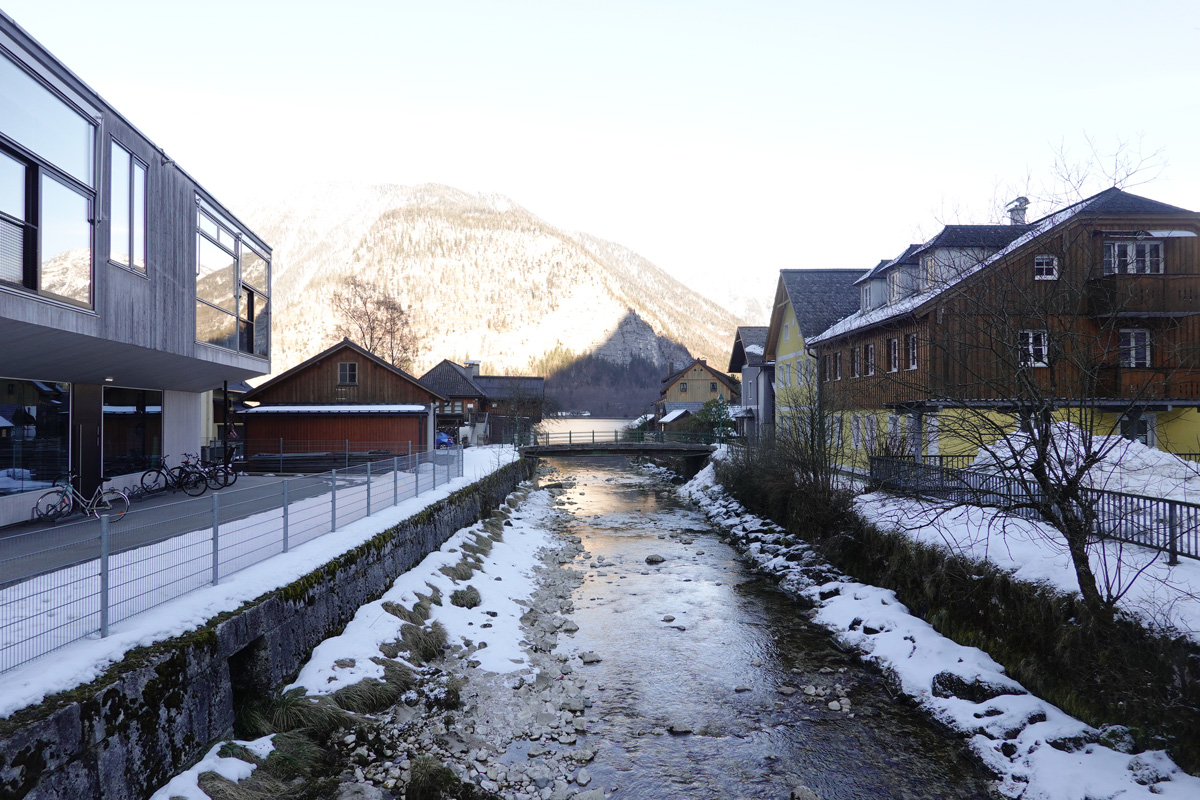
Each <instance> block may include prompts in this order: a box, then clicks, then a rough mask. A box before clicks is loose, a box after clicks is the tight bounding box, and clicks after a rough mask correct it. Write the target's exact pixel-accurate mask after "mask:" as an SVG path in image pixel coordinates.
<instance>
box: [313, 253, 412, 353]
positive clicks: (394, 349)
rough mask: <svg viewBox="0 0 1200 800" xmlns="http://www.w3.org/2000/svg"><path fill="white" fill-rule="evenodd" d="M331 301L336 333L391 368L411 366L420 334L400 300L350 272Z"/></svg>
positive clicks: (380, 287) (377, 285)
mask: <svg viewBox="0 0 1200 800" xmlns="http://www.w3.org/2000/svg"><path fill="white" fill-rule="evenodd" d="M331 303H332V305H333V310H334V312H335V315H336V317H337V324H336V327H335V328H334V331H335V332H336V334H337V335H338V336H344V337H346V338H349V339H352V340H353V341H355V342H358V343H359V344H360V345H362V347H363V348H364V349H366V350H367V351H369V352H371V353H373V354H374V355H376V356H379V357H380V358H382V359H383V360H384V361H387V362H388V363H389V364H391V365H392V366H394V367H399V368H400V369H404V370H408V369H411V368H412V365H413V362H414V361H415V360H416V358H417V356H418V355H419V348H420V337H419V336H418V335H417V333H416V331H415V330H414V329H413V327H412V321H411V319H410V318H409V314H408V312H407V311H405V310H404V307H403V306H401V304H400V301H399V300H397V299H396V298H395V297H393V296H392V295H390V294H388V293H387V291H386V290H385V289H384V288H383V287H382V286H380V285H379V284H376V283H372V282H370V281H367V280H363V279H362V278H360V277H358V276H357V275H351V276H348V277H346V278H343V279H342V282H341V285H340V286H339V287H338V288H337V289H336V290H335V291H334V293H333V297H332V299H331Z"/></svg>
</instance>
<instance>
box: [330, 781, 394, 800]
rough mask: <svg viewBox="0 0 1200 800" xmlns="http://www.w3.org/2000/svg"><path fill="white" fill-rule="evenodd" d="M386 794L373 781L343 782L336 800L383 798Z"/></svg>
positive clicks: (377, 799)
mask: <svg viewBox="0 0 1200 800" xmlns="http://www.w3.org/2000/svg"><path fill="white" fill-rule="evenodd" d="M386 797H387V795H386V794H384V792H383V789H380V788H379V787H378V786H376V785H375V784H373V783H343V784H342V785H341V786H340V787H338V794H337V800H384V798H386Z"/></svg>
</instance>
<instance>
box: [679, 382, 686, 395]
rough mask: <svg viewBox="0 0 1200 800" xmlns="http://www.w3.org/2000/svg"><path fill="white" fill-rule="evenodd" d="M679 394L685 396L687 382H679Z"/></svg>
mask: <svg viewBox="0 0 1200 800" xmlns="http://www.w3.org/2000/svg"><path fill="white" fill-rule="evenodd" d="M679 393H680V394H687V381H680V382H679Z"/></svg>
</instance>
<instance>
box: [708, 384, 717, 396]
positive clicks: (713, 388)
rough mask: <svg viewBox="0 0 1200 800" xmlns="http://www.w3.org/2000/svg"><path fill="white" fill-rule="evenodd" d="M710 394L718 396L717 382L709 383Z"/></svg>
mask: <svg viewBox="0 0 1200 800" xmlns="http://www.w3.org/2000/svg"><path fill="white" fill-rule="evenodd" d="M708 393H709V394H716V393H717V382H716V381H709V382H708Z"/></svg>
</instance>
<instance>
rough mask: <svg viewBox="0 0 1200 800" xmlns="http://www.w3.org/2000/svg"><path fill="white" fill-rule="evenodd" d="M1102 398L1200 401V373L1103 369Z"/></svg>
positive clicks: (1119, 368)
mask: <svg viewBox="0 0 1200 800" xmlns="http://www.w3.org/2000/svg"><path fill="white" fill-rule="evenodd" d="M1097 393H1098V394H1099V395H1100V396H1102V397H1113V398H1139V399H1147V400H1158V399H1167V400H1177V399H1182V400H1187V399H1194V398H1197V397H1200V372H1197V371H1195V370H1180V369H1173V368H1165V367H1102V368H1101V369H1100V375H1099V381H1098V385H1097Z"/></svg>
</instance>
